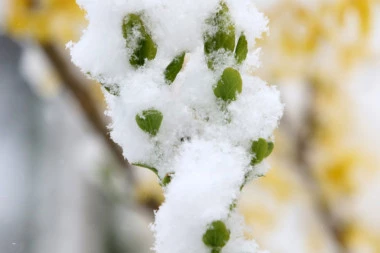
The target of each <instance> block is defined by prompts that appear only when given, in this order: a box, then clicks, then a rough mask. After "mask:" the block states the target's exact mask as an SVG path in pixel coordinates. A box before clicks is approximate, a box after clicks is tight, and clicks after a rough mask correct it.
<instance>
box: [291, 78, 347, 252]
mask: <svg viewBox="0 0 380 253" xmlns="http://www.w3.org/2000/svg"><path fill="white" fill-rule="evenodd" d="M309 92H310V96H309V97H310V98H311V100H312V101H310V104H309V106H308V108H307V110H306V113H305V114H306V118H305V122H304V124H303V130H302V131H298V132H297V134H295V139H296V141H295V142H296V143H295V145H296V154H297V156H296V163H297V166H295V167H297V169H298V173H299V175H300V176H301V177H302V179H303V181H304V183H305V187H307V190H308V192H309V193H310V195H311V196H312V200H313V204H314V206H315V210H316V214H317V215H318V218H319V220H320V221H321V223H322V225H323V227H324V228H325V229H326V231H327V232H328V233H329V235H330V238H332V239H333V241H334V242H335V245H336V247H337V252H338V253H345V252H348V250H347V247H346V245H345V243H344V241H343V240H342V239H343V238H342V233H341V226H340V224H339V223H338V222H337V219H336V217H334V214H333V212H332V210H331V208H330V207H329V206H328V204H327V203H326V202H325V199H324V194H323V190H322V189H321V186H320V185H319V183H318V180H317V179H316V178H315V175H314V173H313V171H312V166H311V164H310V161H309V159H308V154H309V152H310V149H311V145H310V142H311V141H312V140H313V138H315V134H314V133H315V127H316V122H317V118H316V115H317V112H316V103H315V101H314V100H315V96H316V93H317V91H316V87H315V83H314V82H311V83H310V84H309Z"/></svg>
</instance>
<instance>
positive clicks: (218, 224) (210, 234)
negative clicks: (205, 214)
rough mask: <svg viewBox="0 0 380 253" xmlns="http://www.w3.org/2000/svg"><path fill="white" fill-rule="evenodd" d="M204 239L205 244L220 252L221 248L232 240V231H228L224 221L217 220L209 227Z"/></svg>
mask: <svg viewBox="0 0 380 253" xmlns="http://www.w3.org/2000/svg"><path fill="white" fill-rule="evenodd" d="M202 239H203V243H204V244H205V245H207V246H209V247H211V248H213V250H214V249H215V250H220V248H222V247H224V245H226V244H227V242H228V240H229V239H230V231H229V230H228V229H227V227H226V225H225V224H224V222H223V221H221V220H217V221H214V222H212V223H211V224H210V225H209V226H208V229H207V231H206V233H204V234H203V238H202ZM213 252H214V251H213ZM216 252H218V251H216Z"/></svg>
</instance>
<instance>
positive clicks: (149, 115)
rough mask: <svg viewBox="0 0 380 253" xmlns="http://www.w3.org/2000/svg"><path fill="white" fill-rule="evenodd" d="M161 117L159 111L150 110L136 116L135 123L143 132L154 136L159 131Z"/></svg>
mask: <svg viewBox="0 0 380 253" xmlns="http://www.w3.org/2000/svg"><path fill="white" fill-rule="evenodd" d="M162 119H163V115H162V113H161V112H160V111H157V110H154V109H150V110H145V111H143V112H142V113H141V115H140V114H137V115H136V123H137V125H138V126H139V127H140V129H141V130H143V131H144V132H147V133H149V134H150V135H151V136H156V135H157V133H158V130H160V127H161V123H162Z"/></svg>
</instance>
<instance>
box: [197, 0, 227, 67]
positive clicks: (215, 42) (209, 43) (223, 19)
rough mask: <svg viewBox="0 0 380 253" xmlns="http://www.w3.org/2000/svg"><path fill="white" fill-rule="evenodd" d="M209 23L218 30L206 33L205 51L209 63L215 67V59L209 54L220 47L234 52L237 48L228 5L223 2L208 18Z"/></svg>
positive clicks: (209, 65)
mask: <svg viewBox="0 0 380 253" xmlns="http://www.w3.org/2000/svg"><path fill="white" fill-rule="evenodd" d="M206 23H207V24H208V25H211V26H213V27H215V28H216V29H215V30H216V32H215V33H210V32H206V33H205V34H204V51H205V54H206V56H207V65H208V67H209V68H210V69H214V65H215V62H214V61H215V59H213V58H212V57H210V56H209V55H210V54H212V53H214V52H217V51H218V50H220V49H224V50H225V51H230V52H233V51H234V49H235V27H234V25H233V23H232V21H231V16H230V14H229V9H228V6H227V5H226V4H225V3H224V2H221V3H220V6H219V10H218V11H217V12H216V13H215V14H214V15H213V16H211V17H210V18H208V19H207V20H206Z"/></svg>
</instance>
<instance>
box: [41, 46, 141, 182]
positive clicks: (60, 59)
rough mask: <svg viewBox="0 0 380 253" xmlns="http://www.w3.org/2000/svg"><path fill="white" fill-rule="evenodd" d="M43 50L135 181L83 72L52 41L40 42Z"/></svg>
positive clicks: (90, 120) (85, 114) (91, 121)
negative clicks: (74, 66)
mask: <svg viewBox="0 0 380 253" xmlns="http://www.w3.org/2000/svg"><path fill="white" fill-rule="evenodd" d="M40 46H41V48H42V50H43V51H44V53H45V54H46V56H47V58H48V59H49V60H50V62H51V64H52V65H53V67H54V68H55V70H56V71H57V74H58V76H59V77H60V79H61V80H62V83H63V85H64V86H65V87H66V89H67V90H69V91H70V92H71V94H72V95H73V97H74V98H75V100H76V101H77V103H78V105H79V106H80V108H81V109H82V112H83V114H84V116H85V117H86V118H87V120H88V121H89V122H90V123H91V125H92V127H93V128H94V130H95V131H96V132H97V133H98V134H99V135H100V136H101V137H102V139H103V141H104V143H105V144H106V146H107V147H108V149H109V150H110V151H111V153H112V154H113V155H114V157H115V158H116V159H117V161H118V163H119V164H120V166H121V167H122V168H125V170H126V172H127V174H128V179H129V181H130V183H132V184H133V183H134V182H135V178H134V175H133V172H132V166H131V165H130V164H129V162H128V161H127V160H126V159H124V156H123V153H122V149H121V148H120V147H119V146H118V145H117V144H116V143H115V142H113V141H112V140H111V138H110V136H109V133H108V129H107V127H106V122H105V120H104V116H103V115H102V114H101V113H100V111H99V109H98V106H97V103H96V101H95V99H94V98H93V97H92V96H91V94H90V93H89V91H88V90H87V89H86V88H85V86H84V85H83V80H82V79H81V78H80V76H81V73H77V71H76V70H74V69H73V68H72V66H71V64H69V63H68V62H67V60H66V59H65V57H64V56H63V55H62V53H61V52H60V51H59V50H58V49H57V48H56V47H55V46H54V45H53V44H51V43H43V44H40Z"/></svg>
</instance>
